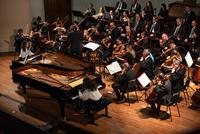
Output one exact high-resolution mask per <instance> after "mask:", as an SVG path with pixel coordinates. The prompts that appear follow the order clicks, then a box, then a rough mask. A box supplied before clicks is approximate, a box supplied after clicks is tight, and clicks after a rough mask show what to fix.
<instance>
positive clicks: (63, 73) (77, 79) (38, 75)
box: [12, 53, 105, 117]
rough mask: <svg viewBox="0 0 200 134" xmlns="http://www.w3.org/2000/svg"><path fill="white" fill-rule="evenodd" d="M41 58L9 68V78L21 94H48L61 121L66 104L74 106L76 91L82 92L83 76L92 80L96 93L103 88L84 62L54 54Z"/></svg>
mask: <svg viewBox="0 0 200 134" xmlns="http://www.w3.org/2000/svg"><path fill="white" fill-rule="evenodd" d="M44 55H45V57H44ZM42 56H43V58H42V59H41V58H39V59H38V60H34V61H31V62H30V63H28V62H27V63H26V64H22V63H20V62H17V63H16V64H15V65H17V66H15V65H14V66H15V67H14V66H13V68H12V69H13V70H12V76H13V77H12V78H13V81H14V82H16V83H19V84H20V85H21V86H22V89H23V91H24V93H26V86H29V87H32V88H34V89H37V90H40V91H43V92H46V93H48V94H50V95H51V96H52V97H53V98H55V99H56V100H57V101H58V103H59V105H60V112H61V116H62V117H64V116H65V103H73V102H74V101H75V100H76V99H77V98H78V90H83V85H82V83H83V78H84V77H85V76H87V77H89V78H90V79H92V80H93V81H94V82H95V83H96V85H97V87H98V88H99V89H103V88H104V87H105V84H104V83H103V82H102V79H101V75H99V74H94V72H93V71H91V64H90V63H89V62H87V61H84V60H80V59H75V58H72V57H70V56H67V55H63V54H56V53H53V54H52V53H45V54H43V55H42Z"/></svg>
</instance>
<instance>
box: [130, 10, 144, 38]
mask: <svg viewBox="0 0 200 134" xmlns="http://www.w3.org/2000/svg"><path fill="white" fill-rule="evenodd" d="M143 28H144V23H143V20H142V19H141V17H140V14H135V19H134V21H133V22H132V23H131V30H132V31H133V36H134V39H135V38H136V37H137V34H139V33H141V32H143Z"/></svg>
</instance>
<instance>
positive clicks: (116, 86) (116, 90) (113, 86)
mask: <svg viewBox="0 0 200 134" xmlns="http://www.w3.org/2000/svg"><path fill="white" fill-rule="evenodd" d="M112 88H113V90H114V92H115V95H116V96H117V99H118V100H120V99H122V96H121V94H120V90H119V88H120V84H117V83H114V84H112Z"/></svg>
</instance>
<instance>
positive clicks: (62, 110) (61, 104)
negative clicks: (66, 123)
mask: <svg viewBox="0 0 200 134" xmlns="http://www.w3.org/2000/svg"><path fill="white" fill-rule="evenodd" d="M58 102H59V105H60V114H61V117H62V118H63V119H65V118H66V117H65V102H64V100H59V101H58Z"/></svg>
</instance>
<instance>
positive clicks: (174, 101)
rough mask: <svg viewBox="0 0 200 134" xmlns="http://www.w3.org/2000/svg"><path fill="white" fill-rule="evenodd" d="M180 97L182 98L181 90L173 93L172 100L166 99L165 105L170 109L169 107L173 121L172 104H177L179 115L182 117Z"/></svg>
mask: <svg viewBox="0 0 200 134" xmlns="http://www.w3.org/2000/svg"><path fill="white" fill-rule="evenodd" d="M179 99H180V92H177V93H173V95H172V97H171V100H170V102H167V100H164V104H163V105H164V106H166V111H168V109H169V115H170V120H171V122H172V111H171V106H174V107H175V106H176V108H177V111H178V115H179V117H181V115H180V110H179V106H178V102H179Z"/></svg>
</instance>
